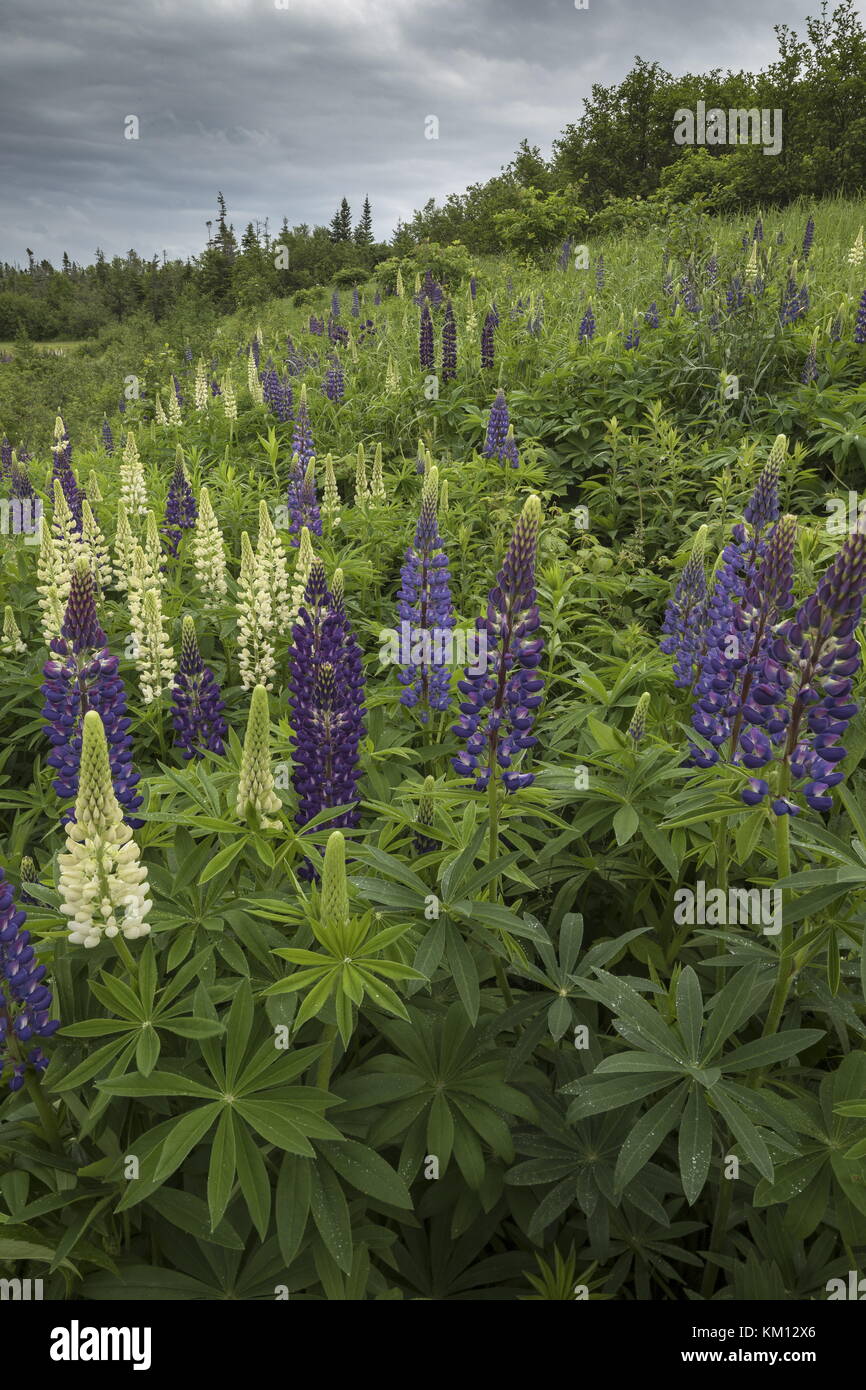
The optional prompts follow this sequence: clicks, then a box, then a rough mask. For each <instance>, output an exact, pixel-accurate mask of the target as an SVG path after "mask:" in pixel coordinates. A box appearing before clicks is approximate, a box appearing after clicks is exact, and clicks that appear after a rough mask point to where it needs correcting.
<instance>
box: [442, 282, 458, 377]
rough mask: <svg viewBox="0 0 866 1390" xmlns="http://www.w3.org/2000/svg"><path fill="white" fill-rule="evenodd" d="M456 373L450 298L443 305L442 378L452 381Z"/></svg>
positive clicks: (454, 327)
mask: <svg viewBox="0 0 866 1390" xmlns="http://www.w3.org/2000/svg"><path fill="white" fill-rule="evenodd" d="M456 375H457V322H456V320H455V318H454V309H453V308H452V306H451V300H450V299H449V300H448V303H447V304H446V305H445V318H444V320H443V323H442V380H443V381H453V380H454V378H455V377H456Z"/></svg>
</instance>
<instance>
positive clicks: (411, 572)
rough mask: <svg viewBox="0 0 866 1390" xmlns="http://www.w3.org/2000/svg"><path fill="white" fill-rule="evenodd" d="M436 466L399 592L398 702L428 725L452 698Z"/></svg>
mask: <svg viewBox="0 0 866 1390" xmlns="http://www.w3.org/2000/svg"><path fill="white" fill-rule="evenodd" d="M438 487H439V473H438V469H437V468H435V467H433V468H431V469H430V471H429V473H427V475H426V476H425V479H424V485H423V488H422V491H421V512H420V515H419V518H418V525H417V526H416V528H415V541H414V545H412V546H410V547H409V548H408V550H407V551H406V555H405V558H404V561H403V568H402V570H401V571H400V577H401V580H402V585H401V588H400V590H399V592H398V594H397V612H398V614H399V617H400V633H401V640H402V642H403V644H404V657H405V660H404V664H403V668H402V670H401V671H400V674H399V676H398V680H399V681H400V684H401V685H402V686H404V687H405V688H404V690H403V693H402V695H401V696H400V703H401V704H403V705H406V706H409V707H413V708H414V707H417V708H418V712H419V716H420V719H421V722H422V723H424V724H426V723H427V719H428V715H429V711H430V710H446V709H447V708H448V705H449V703H450V697H451V679H450V675H449V670H448V658H449V656H450V647H451V629H452V628H453V627H454V624H455V621H456V619H455V617H454V614H453V612H452V608H451V588H450V579H451V573H450V570H449V568H448V556H447V555H446V554H445V550H444V548H443V542H442V537H441V536H440V535H439V523H438V518H437V500H438V497H437V494H438Z"/></svg>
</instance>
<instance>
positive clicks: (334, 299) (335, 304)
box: [331, 290, 340, 319]
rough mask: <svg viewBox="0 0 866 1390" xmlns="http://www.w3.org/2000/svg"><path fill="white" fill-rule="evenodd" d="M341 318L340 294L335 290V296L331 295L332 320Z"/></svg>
mask: <svg viewBox="0 0 866 1390" xmlns="http://www.w3.org/2000/svg"><path fill="white" fill-rule="evenodd" d="M339 317H340V296H339V294H338V293H337V291H336V290H334V292H333V294H332V295H331V318H332V319H338V318H339Z"/></svg>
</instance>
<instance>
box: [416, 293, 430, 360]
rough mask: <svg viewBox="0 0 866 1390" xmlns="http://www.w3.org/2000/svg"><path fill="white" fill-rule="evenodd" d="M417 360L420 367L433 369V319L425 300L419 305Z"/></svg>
mask: <svg viewBox="0 0 866 1390" xmlns="http://www.w3.org/2000/svg"><path fill="white" fill-rule="evenodd" d="M418 361H419V363H420V365H421V367H422V368H425V367H426V368H427V370H428V371H431V372H432V370H433V319H432V318H431V317H430V306H429V304H428V303H427V300H426V299H425V300H424V303H423V304H422V306H421V327H420V331H419V337H418Z"/></svg>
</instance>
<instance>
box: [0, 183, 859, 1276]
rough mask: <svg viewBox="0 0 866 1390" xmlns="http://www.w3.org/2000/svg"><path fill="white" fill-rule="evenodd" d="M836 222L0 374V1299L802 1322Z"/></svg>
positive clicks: (825, 724) (238, 318)
mask: <svg viewBox="0 0 866 1390" xmlns="http://www.w3.org/2000/svg"><path fill="white" fill-rule="evenodd" d="M862 221H863V209H862V206H860V205H857V204H855V203H851V202H845V201H843V200H840V199H833V200H827V201H825V202H819V203H816V204H815V205H813V206H805V205H796V204H795V205H792V206H791V207H789V208H788V209H786V210H785V211H784V212H768V213H765V214H763V215H761V214H755V216H750V217H749V218H748V219H746V218H743V217H742V216H738V217H730V218H727V219H714V218H711V217H709V216H705V215H701V214H697V213H695V214H692V213H690V212H689V210H688V209H687V208H686V209H684V210H683V211H682V213H681V214H680V215H678V216H677V217H676V218H673V219H671V220H669V221H668V222H667V223H665V225H664V227H661V226H658V227H657V226H655V225H648V226H647V227H645V228H642V229H641V230H640V232H639V233H638V232H634V233H621V234H619V235H612V236H610V237H608V238H607V239H604V238H601V239H597V240H591V241H590V242H589V243H588V244H578V243H577V242H576V241H575V240H571V241H569V242H566V244H565V245H564V246H563V247H562V250H561V252H560V253H559V255H557V254H555V253H554V254H553V255H551V256H550V257H549V258H547V260H546V261H545V262H544V263H543V264H542V263H540V262H535V263H532V262H524V261H521V260H519V259H518V258H516V257H514V258H512V259H511V260H509V259H500V258H485V257H476V258H473V257H472V256H470V255H469V253H467V252H465V251H464V250H463V249H462V248H455V247H449V246H437V245H435V244H425V243H421V244H420V245H418V246H417V247H416V248H415V249H414V250H413V251H412V252H411V253H410V254H407V255H405V256H401V257H394V258H392V259H390V260H387V261H384V262H383V263H382V264H380V265H379V266H378V268H377V270H376V272H375V273H374V275H373V276H372V277H371V278H370V279H369V280H367V281H366V282H364V283H361V284H359V285H356V286H355V287H354V288H353V287H351V286H349V287H347V286H346V285H345V284H343V285H342V286H340V287H338V288H334V287H332V286H328V287H326V288H322V289H318V290H307V291H302V292H300V293H299V294H296V295H295V296H294V299H293V300H290V299H281V300H271V301H269V302H267V303H265V304H264V305H262V306H261V308H260V309H258V310H256V311H251V312H246V313H239V314H236V315H234V316H232V317H228V318H225V319H224V320H222V321H221V323H220V325H219V327H218V329H217V330H216V331H215V332H213V331H211V329H210V328H208V330H207V332H204V331H200V330H199V329H198V328H197V327H196V324H195V322H192V323H191V324H190V326H189V329H188V331H187V332H185V333H183V334H181V335H178V336H177V340H176V341H170V342H164V341H163V340H162V337H161V336H160V335H159V333H155V334H154V335H153V336H152V337H151V339H150V340H148V341H143V342H142V343H141V344H140V346H139V347H137V346H136V343H135V341H134V339H133V337H132V336H131V335H127V336H126V337H117V338H115V339H112V340H111V341H110V342H109V343H108V345H107V346H105V345H103V346H102V347H99V345H98V344H88V343H81V344H78V345H74V346H72V347H70V348H69V349H68V350H67V351H66V352H64V353H63V354H62V355H60V356H56V357H52V356H50V355H47V354H34V353H32V352H31V351H29V350H27V349H26V348H24V349H22V350H18V349H15V350H13V351H11V352H9V353H7V354H4V360H3V361H2V362H0V434H2V433H3V432H4V431H5V434H4V437H3V444H2V499H3V500H2V516H3V535H2V537H0V606H2V609H3V611H4V621H3V626H2V655H0V719H2V735H3V736H2V740H0V817H2V822H0V830H2V835H0V864H2V869H3V881H2V884H0V1065H2V1086H3V1095H2V1100H0V1271H2V1273H3V1275H4V1276H5V1277H8V1278H13V1277H16V1278H33V1279H36V1278H38V1279H42V1280H43V1281H44V1287H45V1296H46V1297H50V1298H53V1299H70V1300H101V1299H111V1300H118V1299H126V1300H132V1301H136V1302H140V1301H148V1300H155V1299H160V1300H164V1299H171V1300H220V1299H239V1300H274V1299H275V1298H277V1299H279V1298H291V1299H293V1300H295V1299H305V1300H314V1301H315V1300H328V1301H330V1300H362V1299H377V1300H404V1299H405V1300H442V1299H448V1300H452V1299H455V1300H517V1301H520V1300H574V1299H583V1298H589V1299H590V1300H612V1299H616V1300H627V1301H629V1300H661V1301H666V1300H695V1301H700V1300H709V1299H714V1300H732V1299H733V1300H748V1301H752V1300H754V1301H761V1300H781V1299H787V1300H803V1301H807V1300H818V1299H828V1298H834V1297H848V1296H851V1295H850V1294H849V1293H848V1292H847V1290H848V1289H849V1276H850V1272H851V1271H854V1272H855V1273H856V1278H857V1279H860V1278H862V1271H864V1269H866V949H864V921H866V803H864V797H863V791H864V785H866V780H864V770H863V759H864V755H866V719H864V713H863V693H864V675H863V666H862V649H863V640H864V639H863V630H862V627H861V625H860V619H861V608H862V602H863V597H864V594H866V520H861V513H860V494H861V492H862V489H863V478H864V465H866V256H864V248H863V229H862V226H861V222H862ZM863 515H864V517H866V513H864V514H863ZM840 1290H841V1292H840ZM855 1296H856V1295H855Z"/></svg>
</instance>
